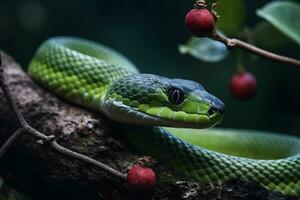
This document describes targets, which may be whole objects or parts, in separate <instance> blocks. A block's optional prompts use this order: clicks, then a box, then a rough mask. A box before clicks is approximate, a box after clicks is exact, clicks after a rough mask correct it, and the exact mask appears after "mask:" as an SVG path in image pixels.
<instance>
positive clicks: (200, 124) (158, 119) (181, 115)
mask: <svg viewBox="0 0 300 200" xmlns="http://www.w3.org/2000/svg"><path fill="white" fill-rule="evenodd" d="M103 107H104V112H105V113H106V114H107V116H108V117H109V118H111V119H113V120H115V121H118V122H121V123H126V124H133V125H143V126H145V125H147V126H166V127H181V128H182V127H185V128H210V127H213V126H215V125H217V124H219V123H220V122H221V121H222V120H223V115H222V114H220V112H219V111H216V110H212V111H211V113H210V114H209V113H205V114H189V113H185V112H183V111H178V112H174V111H172V114H170V113H169V114H168V115H165V114H164V112H163V111H161V112H159V113H153V114H151V113H149V112H144V111H141V110H139V109H138V108H132V107H129V106H127V105H125V104H124V103H123V102H121V101H115V100H112V101H106V102H105V103H104V105H103Z"/></svg>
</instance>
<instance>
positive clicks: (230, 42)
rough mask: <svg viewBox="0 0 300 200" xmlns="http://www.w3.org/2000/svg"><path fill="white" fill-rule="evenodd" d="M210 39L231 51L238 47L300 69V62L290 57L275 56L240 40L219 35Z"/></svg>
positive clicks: (216, 34) (215, 34)
mask: <svg viewBox="0 0 300 200" xmlns="http://www.w3.org/2000/svg"><path fill="white" fill-rule="evenodd" d="M210 38H211V39H213V40H216V41H219V42H222V43H223V44H225V45H226V46H227V47H228V48H229V49H231V48H236V47H238V48H241V49H244V50H246V51H248V52H250V53H253V54H255V55H257V56H260V57H264V58H267V59H270V60H273V61H277V62H280V63H283V64H288V65H292V66H295V67H300V60H297V59H293V58H289V57H286V56H281V55H278V54H275V53H271V52H269V51H266V50H263V49H260V48H258V47H255V46H253V45H251V44H248V43H246V42H243V41H241V40H238V39H230V38H227V37H225V36H223V35H220V34H219V33H214V34H213V35H212V36H211V37H210ZM299 69H300V68H299Z"/></svg>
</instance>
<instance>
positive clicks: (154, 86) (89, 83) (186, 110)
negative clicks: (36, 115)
mask: <svg viewBox="0 0 300 200" xmlns="http://www.w3.org/2000/svg"><path fill="white" fill-rule="evenodd" d="M28 73H29V75H30V76H31V77H32V78H33V79H34V80H36V81H37V82H38V83H40V84H41V85H42V86H44V87H45V88H47V89H48V90H50V91H51V92H53V93H55V94H56V95H58V96H60V97H61V98H63V99H65V100H67V101H69V102H72V103H75V104H78V105H81V106H84V107H87V108H91V109H94V110H97V111H100V112H102V113H103V114H105V115H106V116H108V117H109V118H111V119H113V120H115V121H119V122H122V123H125V124H130V125H124V137H125V138H126V139H127V140H128V142H129V143H130V144H131V145H132V146H133V147H135V148H136V149H138V150H139V151H141V152H142V153H144V154H147V155H152V156H153V157H155V158H157V159H159V160H161V161H163V162H164V163H166V164H167V165H168V166H170V167H171V168H173V169H174V170H175V171H177V172H178V173H180V174H182V175H183V176H185V177H187V178H191V179H194V180H198V181H200V182H203V183H212V182H217V181H227V180H230V179H245V180H251V181H256V182H259V183H260V184H261V185H263V186H264V187H266V188H268V189H270V190H274V191H280V192H282V193H285V194H290V195H295V196H300V140H299V139H298V138H296V137H292V136H283V135H279V134H278V135H277V134H265V133H260V132H256V133H253V132H251V133H249V132H247V131H237V130H224V129H223V130H221V129H212V130H199V129H179V127H180V128H208V127H212V126H214V125H216V124H218V123H220V122H221V121H222V118H223V113H224V108H225V106H224V104H223V103H222V102H221V101H220V100H219V99H217V98H216V97H214V96H213V95H211V94H209V93H208V92H206V91H205V89H204V88H203V87H202V86H201V85H200V84H198V83H196V82H193V81H189V80H182V79H168V78H165V77H160V76H156V75H151V74H139V73H138V70H137V69H136V67H135V66H134V65H133V64H132V63H131V62H130V61H128V60H127V59H126V58H125V57H123V56H122V55H120V54H119V53H117V52H116V51H114V50H112V49H110V48H108V47H105V46H102V45H99V44H96V43H93V42H90V41H87V40H83V39H79V38H66V37H58V38H53V39H50V40H48V41H46V42H45V43H44V44H43V45H42V46H41V47H40V48H39V49H38V51H37V53H36V55H35V56H34V58H33V59H32V61H31V63H30V65H29V69H28ZM159 126H168V127H177V128H162V127H159Z"/></svg>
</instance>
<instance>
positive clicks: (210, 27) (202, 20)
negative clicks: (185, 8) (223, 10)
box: [185, 8, 215, 37]
mask: <svg viewBox="0 0 300 200" xmlns="http://www.w3.org/2000/svg"><path fill="white" fill-rule="evenodd" d="M185 24H186V27H187V28H188V30H189V32H190V33H191V34H192V35H193V36H196V37H208V36H210V35H211V34H212V33H213V31H214V28H215V19H214V17H213V15H212V14H211V12H210V11H208V10H207V9H205V8H200V9H197V8H194V9H192V10H191V11H190V12H188V13H187V15H186V16H185Z"/></svg>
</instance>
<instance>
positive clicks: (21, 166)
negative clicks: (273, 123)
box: [0, 55, 287, 200]
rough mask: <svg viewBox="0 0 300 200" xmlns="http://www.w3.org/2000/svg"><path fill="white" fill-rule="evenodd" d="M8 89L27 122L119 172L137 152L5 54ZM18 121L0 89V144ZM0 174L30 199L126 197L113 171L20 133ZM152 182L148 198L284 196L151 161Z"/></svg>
mask: <svg viewBox="0 0 300 200" xmlns="http://www.w3.org/2000/svg"><path fill="white" fill-rule="evenodd" d="M3 60H4V63H5V74H6V77H7V80H8V83H9V88H10V90H11V92H12V94H13V96H14V98H15V99H16V102H17V104H18V105H19V107H20V109H21V111H22V113H23V115H24V116H25V118H26V120H27V121H28V122H29V124H30V125H31V126H33V127H34V128H36V129H38V130H40V131H41V132H43V133H44V134H46V135H55V136H56V137H57V138H59V140H58V142H59V143H60V144H61V145H63V146H65V147H67V148H69V149H72V150H74V151H77V152H79V153H82V154H84V155H87V156H89V157H92V158H95V159H97V160H99V161H102V162H103V163H106V164H108V165H110V166H112V167H114V168H116V169H119V170H120V171H122V172H124V173H125V172H126V170H127V169H128V166H130V165H131V164H132V163H135V162H136V161H137V160H138V159H139V156H137V155H136V154H135V153H133V152H131V151H130V150H129V148H128V147H127V146H126V143H125V142H124V141H122V140H120V139H118V138H117V137H114V134H113V131H112V130H113V127H114V126H117V124H115V123H114V122H112V121H110V120H109V119H106V118H105V117H104V116H102V115H100V114H97V113H95V112H92V111H88V110H85V109H82V108H79V107H76V106H73V105H70V104H68V103H65V102H64V101H62V100H60V99H59V98H57V97H55V96H54V95H52V94H50V93H49V92H47V91H46V90H44V89H42V88H41V87H39V86H38V85H36V84H35V83H34V82H33V81H32V80H31V79H30V78H29V77H28V76H27V75H26V73H25V72H24V71H23V70H22V69H21V67H20V66H19V65H18V64H17V63H16V62H15V61H14V60H13V59H12V58H10V57H9V56H7V55H4V58H3ZM18 126H19V125H18V122H17V121H16V118H15V116H14V115H13V113H12V111H11V110H10V109H9V107H8V106H7V101H6V99H5V98H4V97H3V93H2V91H0V144H2V143H3V142H4V141H5V139H7V138H8V137H9V135H10V134H12V133H13V131H14V130H16V129H17V128H18ZM0 163H1V164H0V176H2V177H3V179H4V180H5V182H6V183H7V184H9V185H11V186H13V187H14V188H16V189H17V190H19V191H21V192H23V193H25V194H26V195H27V196H29V197H30V198H32V199H44V200H46V199H74V200H76V199H85V200H86V199H90V200H94V199H95V200H96V199H132V198H133V195H132V194H131V193H130V192H129V191H128V188H127V186H126V183H125V182H124V181H123V180H121V179H119V178H116V177H114V176H113V175H111V174H109V173H107V172H105V171H103V170H101V169H99V168H95V167H93V166H90V165H88V164H85V163H83V162H81V161H78V160H74V159H70V158H68V157H65V156H63V155H60V154H58V153H57V152H56V151H53V150H52V149H51V148H50V147H49V146H48V145H47V144H43V145H42V144H39V143H38V142H37V141H36V140H35V139H34V138H32V137H31V136H30V135H27V134H24V135H22V136H21V137H20V138H19V139H18V141H17V142H16V143H15V144H14V145H13V146H12V147H11V148H10V149H9V151H8V152H7V154H6V155H5V156H4V158H3V159H2V160H0ZM153 168H154V170H155V171H156V174H157V176H158V184H157V187H156V188H155V189H154V192H153V194H152V196H151V198H152V199H199V198H201V199H287V197H284V196H283V195H281V194H279V193H271V192H268V191H267V190H265V189H264V188H262V187H260V186H258V185H257V184H255V183H246V182H241V181H231V182H229V183H223V184H219V185H217V186H215V187H211V186H205V185H204V186H201V185H199V184H198V183H193V182H187V181H182V179H181V178H177V177H174V176H173V175H172V174H171V172H170V171H168V170H167V169H166V168H165V167H164V166H163V165H161V164H158V163H154V164H153Z"/></svg>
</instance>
